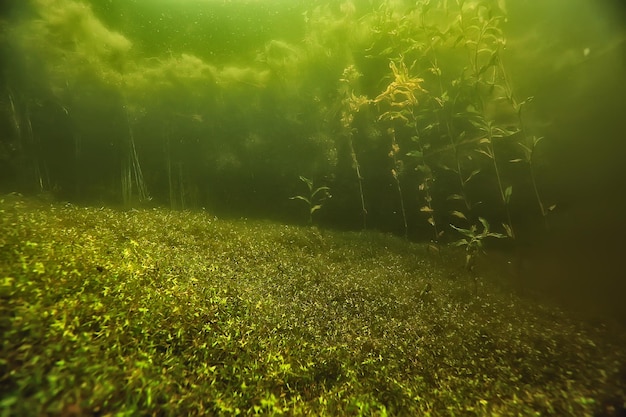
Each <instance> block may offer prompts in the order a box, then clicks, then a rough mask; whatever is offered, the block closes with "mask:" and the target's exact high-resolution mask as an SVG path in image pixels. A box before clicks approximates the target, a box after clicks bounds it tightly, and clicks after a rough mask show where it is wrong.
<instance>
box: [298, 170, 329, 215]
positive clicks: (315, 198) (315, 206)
mask: <svg viewBox="0 0 626 417" xmlns="http://www.w3.org/2000/svg"><path fill="white" fill-rule="evenodd" d="M300 181H302V182H303V183H305V184H306V186H307V188H308V190H309V192H308V195H307V196H303V195H296V196H293V197H289V199H290V200H301V201H304V202H305V203H306V204H307V205H308V208H309V215H308V223H309V224H313V213H315V212H316V211H317V210H319V209H321V208H322V205H323V203H324V200H326V199H327V198H330V197H331V195H330V188H329V187H326V186H321V187H315V186H314V185H313V181H312V180H310V179H308V178H306V177H304V176H302V175H300Z"/></svg>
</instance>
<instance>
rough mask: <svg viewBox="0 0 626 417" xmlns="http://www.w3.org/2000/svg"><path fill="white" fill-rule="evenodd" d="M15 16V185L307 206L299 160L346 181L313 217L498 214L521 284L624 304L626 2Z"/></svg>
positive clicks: (418, 233)
mask: <svg viewBox="0 0 626 417" xmlns="http://www.w3.org/2000/svg"><path fill="white" fill-rule="evenodd" d="M0 13H2V20H1V26H0V28H1V29H0V30H1V31H0V54H1V61H0V62H1V66H2V73H1V76H0V77H1V78H0V85H1V89H0V190H2V191H3V192H11V191H19V192H23V193H26V194H39V195H44V196H48V197H50V198H54V199H60V200H67V201H72V202H78V203H82V204H87V205H98V206H99V205H107V206H117V207H123V208H130V207H141V206H153V205H156V206H166V207H171V208H173V209H195V208H200V207H205V208H207V209H209V210H210V211H211V212H214V213H217V214H219V215H224V216H248V217H262V218H272V219H276V220H279V221H282V222H300V223H305V222H306V220H307V218H308V214H307V210H306V207H305V206H304V205H301V204H297V202H294V201H293V199H291V197H293V196H297V195H301V194H304V193H305V192H306V187H305V188H304V189H303V183H302V181H300V179H299V178H300V176H303V177H305V178H307V179H310V181H312V182H314V183H315V184H316V186H321V187H329V189H330V194H332V198H328V199H326V200H324V202H323V208H321V209H319V210H316V211H315V214H314V219H313V220H314V222H316V223H319V224H322V225H325V226H328V227H334V228H341V229H360V228H372V229H377V230H381V231H389V232H393V233H396V234H399V235H406V236H407V237H409V238H411V239H412V240H422V241H431V242H433V244H434V245H439V244H440V243H444V242H451V241H452V242H453V241H457V240H458V239H459V237H462V235H461V236H460V235H459V233H458V232H457V231H458V230H459V229H461V230H466V231H470V232H471V231H472V230H474V231H475V233H477V234H478V233H480V230H481V227H482V226H481V224H482V221H481V220H480V219H483V220H485V221H487V222H488V223H489V224H490V225H491V230H493V231H494V232H496V233H498V234H501V235H503V236H508V238H507V239H494V240H495V243H494V244H498V245H501V246H505V247H507V248H508V249H511V248H512V249H511V250H509V251H507V252H505V255H504V256H503V259H502V261H501V263H502V264H503V265H505V267H511V268H513V269H514V273H515V274H518V275H520V276H522V278H521V279H524V280H525V282H530V283H532V284H533V285H535V286H538V287H539V288H540V289H542V290H543V291H546V292H548V293H550V294H553V295H554V296H557V297H561V296H563V294H564V293H567V294H568V296H567V297H566V298H567V299H568V300H573V301H572V302H575V303H579V302H585V303H587V302H588V301H589V300H592V301H589V302H590V303H591V304H593V305H594V306H598V307H599V308H601V309H606V308H607V306H608V308H609V310H611V311H612V312H618V313H619V314H623V317H626V310H625V309H626V307H620V306H621V305H623V304H624V303H623V302H622V301H623V300H621V299H620V298H621V297H620V296H619V294H620V291H622V292H621V293H622V294H623V290H625V289H626V288H624V284H623V283H622V281H623V280H622V279H621V277H622V275H623V270H624V267H623V265H622V262H621V259H620V258H621V257H622V256H623V254H624V253H626V251H625V249H626V244H625V243H624V236H625V235H626V221H625V220H624V212H625V210H626V199H625V197H624V190H626V175H625V174H626V172H625V171H624V168H623V166H624V162H623V158H624V155H626V140H625V139H626V138H625V137H624V127H623V126H624V124H623V111H624V108H626V103H625V101H626V100H625V97H626V82H625V81H626V32H625V30H624V29H623V28H624V25H623V23H624V10H623V9H622V8H620V7H618V6H617V4H613V3H612V2H610V1H607V0H605V1H595V2H588V1H582V0H576V1H565V0H558V1H551V2H538V1H521V0H518V1H505V0H466V1H463V0H441V1H430V0H417V1H415V0H414V1H408V0H381V1H368V0H361V1H350V0H347V1H346V0H342V1H330V0H329V1H278V0H276V1H253V0H248V1H245V0H242V1H222V0H219V1H218V0H204V1H201V0H195V1H194V0H189V1H173V0H172V1H167V0H161V1H147V0H136V1H131V2H129V1H115V0H111V1H79V0H29V1H18V0H9V1H6V2H3V3H2V6H1V9H0ZM451 225H452V226H454V227H451ZM493 262H494V265H496V264H498V262H499V260H498V259H497V255H495V256H494V259H493ZM506 265H509V266H506ZM511 265H512V266H511ZM616 290H620V291H616ZM616 294H617V295H616Z"/></svg>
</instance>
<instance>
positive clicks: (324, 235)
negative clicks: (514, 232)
mask: <svg viewBox="0 0 626 417" xmlns="http://www.w3.org/2000/svg"><path fill="white" fill-rule="evenodd" d="M0 200H1V203H0V332H1V334H2V340H1V343H2V347H1V354H0V415H1V416H57V415H58V416H78V415H83V416H92V415H98V416H134V415H155V416H182V415H251V414H262V415H279V414H284V415H315V416H319V415H380V416H384V415H420V416H428V415H431V416H459V415H462V416H483V415H490V416H532V415H537V416H539V415H541V416H546V415H555V416H567V415H572V416H574V415H576V416H583V415H585V416H593V415H596V416H609V415H619V413H620V412H621V411H622V407H623V398H624V391H625V387H626V366H625V363H626V362H625V358H626V348H625V347H624V346H626V344H624V334H623V332H621V331H620V330H619V328H618V327H617V326H616V325H610V324H607V323H600V322H598V321H595V322H593V323H591V322H588V321H585V320H582V319H581V318H580V317H575V316H573V315H572V314H570V313H567V312H564V311H561V310H559V309H556V308H555V307H549V306H546V305H541V304H540V303H538V302H534V301H531V300H528V299H524V298H520V297H518V296H516V295H515V294H513V293H512V292H511V291H509V290H506V289H505V288H502V286H498V285H494V284H491V283H490V282H488V281H487V280H480V285H479V287H478V288H477V292H475V288H474V282H473V281H472V280H470V279H467V277H464V276H463V274H462V272H461V269H462V268H459V266H458V265H457V262H458V261H459V259H458V257H455V256H453V255H449V256H448V255H447V254H446V251H445V250H444V251H443V257H441V256H437V255H433V254H432V253H429V251H428V250H427V249H426V246H425V245H422V244H415V243H408V242H406V241H404V240H402V239H400V238H397V237H392V236H388V235H383V234H380V233H375V232H361V233H356V232H352V233H347V232H334V231H326V230H319V229H316V228H307V227H297V226H288V225H281V224H277V223H271V222H267V221H265V222H264V221H252V220H245V219H239V220H223V219H218V218H216V217H214V216H212V215H210V214H209V213H206V212H172V211H169V210H165V209H145V210H144V209H142V210H130V211H120V210H112V209H106V208H87V207H78V206H75V205H70V204H56V203H49V202H46V203H44V202H41V201H38V200H33V199H27V198H24V197H21V196H19V195H7V196H4V197H2V198H0ZM461 261H462V258H461Z"/></svg>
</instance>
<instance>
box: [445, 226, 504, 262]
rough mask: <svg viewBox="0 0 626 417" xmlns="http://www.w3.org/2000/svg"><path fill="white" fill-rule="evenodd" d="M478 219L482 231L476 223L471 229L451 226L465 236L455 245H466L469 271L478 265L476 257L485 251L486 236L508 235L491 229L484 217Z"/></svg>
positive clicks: (502, 236) (466, 259) (466, 260)
mask: <svg viewBox="0 0 626 417" xmlns="http://www.w3.org/2000/svg"><path fill="white" fill-rule="evenodd" d="M478 220H479V221H480V223H481V224H482V231H481V232H479V231H478V226H477V225H476V224H473V225H472V226H471V227H470V228H469V229H463V228H461V227H457V226H455V225H453V224H450V227H452V228H453V229H454V230H456V231H457V232H459V233H461V234H462V235H463V236H465V237H463V238H461V239H459V240H457V241H456V242H454V243H453V246H464V247H465V269H467V270H468V271H472V270H473V269H474V267H475V266H476V259H477V257H478V255H479V254H480V253H481V252H482V253H485V250H484V249H483V240H484V239H485V238H488V237H495V238H498V239H502V238H506V237H507V236H506V235H503V234H502V233H496V232H491V231H489V222H487V220H486V219H484V218H483V217H479V218H478Z"/></svg>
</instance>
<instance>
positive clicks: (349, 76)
mask: <svg viewBox="0 0 626 417" xmlns="http://www.w3.org/2000/svg"><path fill="white" fill-rule="evenodd" d="M361 76H362V74H361V73H360V72H359V71H358V70H357V69H356V67H355V66H354V65H349V66H347V67H346V68H345V69H344V70H343V74H342V76H341V79H340V80H339V82H340V88H339V93H340V96H341V120H340V122H341V127H342V130H343V135H344V136H345V137H346V139H347V141H348V148H349V149H350V157H351V159H352V168H353V169H354V172H355V173H356V177H357V180H358V183H359V197H360V199H361V216H362V218H363V229H367V209H366V208H365V195H364V193H363V176H362V175H361V166H360V164H359V160H358V157H357V154H356V151H355V149H354V134H355V132H356V128H354V126H353V124H354V117H355V115H356V114H357V113H359V112H360V110H361V108H362V107H364V106H366V105H367V104H369V102H370V101H369V100H368V99H367V97H366V96H363V95H356V94H355V91H356V89H357V84H358V80H359V78H361Z"/></svg>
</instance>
